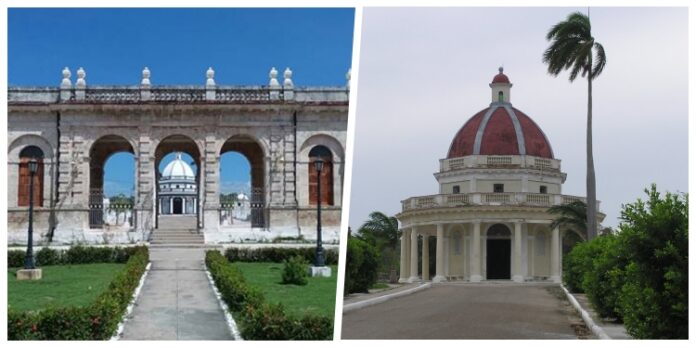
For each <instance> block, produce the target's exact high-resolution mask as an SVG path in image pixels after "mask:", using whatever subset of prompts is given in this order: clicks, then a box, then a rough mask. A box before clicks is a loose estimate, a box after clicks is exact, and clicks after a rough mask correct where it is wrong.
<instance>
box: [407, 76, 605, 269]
mask: <svg viewBox="0 0 696 348" xmlns="http://www.w3.org/2000/svg"><path fill="white" fill-rule="evenodd" d="M490 87H491V92H492V98H491V99H492V100H491V104H490V106H488V107H486V108H485V109H483V110H481V111H479V112H478V113H476V114H475V115H474V116H472V117H471V118H470V119H469V120H468V121H467V122H466V123H465V124H464V125H463V126H462V127H461V129H460V130H459V131H458V132H457V134H456V135H455V137H454V139H453V140H452V143H451V145H450V148H449V151H448V154H447V157H446V158H444V159H441V160H440V170H439V172H437V173H435V178H436V179H437V181H438V184H439V188H440V192H439V194H436V195H432V196H424V197H411V198H408V199H406V200H404V201H402V211H401V212H400V213H399V214H397V216H396V217H397V218H398V220H399V221H400V222H401V227H402V231H403V235H402V238H401V275H400V279H399V281H400V282H416V281H421V280H424V281H428V280H430V279H431V272H430V270H429V260H430V257H434V258H435V259H436V262H435V264H436V266H435V274H434V275H433V277H432V281H433V282H443V281H448V280H466V281H472V282H478V281H481V280H484V279H511V280H513V281H516V282H522V281H527V280H551V281H554V282H560V279H561V245H562V244H561V243H562V238H563V234H564V233H566V232H567V233H573V232H571V231H561V230H560V229H559V228H555V229H553V230H551V229H550V228H549V226H550V223H551V221H552V219H553V218H554V217H553V216H552V215H551V214H549V213H548V212H547V209H548V208H549V207H550V206H552V205H557V204H562V203H568V202H571V201H574V200H583V201H584V200H585V199H584V198H583V197H576V196H567V195H563V194H562V185H563V183H564V182H565V179H566V174H565V173H563V172H561V161H560V160H559V159H557V158H555V157H554V154H553V150H552V149H551V144H550V143H549V141H548V139H547V138H546V135H545V134H544V132H543V131H542V130H541V128H539V126H537V124H536V123H534V121H533V120H532V119H531V118H530V117H529V116H527V115H525V114H524V113H523V112H521V111H520V110H518V109H516V108H514V107H513V106H512V104H511V103H510V89H511V87H512V84H511V83H510V81H509V79H508V77H507V76H506V75H505V74H503V70H502V68H500V73H499V74H498V75H496V76H495V77H494V78H493V82H492V83H491V84H490ZM603 218H604V215H603V214H601V213H599V214H598V219H599V221H601V220H603ZM573 237H575V236H573ZM419 238H422V241H421V245H422V253H421V255H422V258H421V259H422V264H421V269H422V271H421V272H420V273H419V271H418V266H419V264H418V259H419V250H418V245H419ZM431 238H434V239H435V241H434V242H435V243H436V244H437V246H436V255H432V256H431V255H429V254H430V252H429V244H430V241H429V240H430V239H431ZM581 238H584V237H581Z"/></svg>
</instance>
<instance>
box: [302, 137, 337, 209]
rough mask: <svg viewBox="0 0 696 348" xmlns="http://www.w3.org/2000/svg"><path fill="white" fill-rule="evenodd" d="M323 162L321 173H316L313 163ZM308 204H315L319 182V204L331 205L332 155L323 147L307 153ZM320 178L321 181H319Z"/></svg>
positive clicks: (320, 146)
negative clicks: (318, 183) (319, 183)
mask: <svg viewBox="0 0 696 348" xmlns="http://www.w3.org/2000/svg"><path fill="white" fill-rule="evenodd" d="M319 159H321V160H322V161H323V165H322V169H321V173H317V170H316V167H315V162H316V161H317V160H319ZM308 171H309V185H308V186H309V204H310V205H316V204H317V188H318V186H317V182H319V181H321V190H320V192H319V194H321V198H320V200H321V204H322V205H333V204H334V201H333V197H334V194H333V155H332V154H331V150H329V148H327V147H326V146H324V145H317V146H315V147H313V148H312V150H310V151H309V168H308ZM319 176H321V180H318V179H319Z"/></svg>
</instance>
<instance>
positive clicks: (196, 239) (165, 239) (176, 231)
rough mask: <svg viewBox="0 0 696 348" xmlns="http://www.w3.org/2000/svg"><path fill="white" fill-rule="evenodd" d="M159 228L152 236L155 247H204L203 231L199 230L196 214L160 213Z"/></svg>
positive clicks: (152, 244) (151, 241)
mask: <svg viewBox="0 0 696 348" xmlns="http://www.w3.org/2000/svg"><path fill="white" fill-rule="evenodd" d="M157 225H158V226H157V229H156V230H155V231H154V232H153V233H152V237H150V246H151V247H153V248H171V247H193V248H195V247H203V246H204V245H205V240H204V238H203V233H199V232H198V223H197V221H196V216H187V215H179V216H176V215H173V216H167V215H160V216H159V221H158V223H157Z"/></svg>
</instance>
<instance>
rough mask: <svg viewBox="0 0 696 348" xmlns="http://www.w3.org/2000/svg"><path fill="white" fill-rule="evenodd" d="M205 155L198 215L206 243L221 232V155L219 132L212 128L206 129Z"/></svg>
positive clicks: (200, 183) (203, 157)
mask: <svg viewBox="0 0 696 348" xmlns="http://www.w3.org/2000/svg"><path fill="white" fill-rule="evenodd" d="M206 131H207V133H208V134H206V136H205V145H204V149H203V151H204V153H203V154H202V156H201V157H200V164H201V168H199V169H198V171H199V174H198V176H199V178H200V182H199V183H198V184H199V186H198V196H197V197H196V199H197V201H196V203H197V204H200V205H201V206H200V207H198V208H197V209H198V210H197V212H196V214H197V215H198V218H199V221H198V223H199V225H202V226H203V229H204V233H205V235H206V236H205V239H206V241H209V240H215V239H214V238H213V237H212V236H213V235H215V234H216V232H218V231H219V227H220V213H219V210H218V209H219V202H220V186H219V185H220V169H219V165H220V154H219V152H218V151H219V150H218V139H217V134H216V132H217V130H216V129H214V128H212V127H210V128H207V129H206Z"/></svg>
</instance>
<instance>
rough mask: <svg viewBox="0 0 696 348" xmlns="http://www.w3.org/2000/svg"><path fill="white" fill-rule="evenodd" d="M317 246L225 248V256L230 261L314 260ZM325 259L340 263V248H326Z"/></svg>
mask: <svg viewBox="0 0 696 348" xmlns="http://www.w3.org/2000/svg"><path fill="white" fill-rule="evenodd" d="M315 253H316V248H312V247H306V248H278V247H267V248H258V249H251V248H229V249H227V250H225V257H227V259H228V260H229V261H230V262H277V263H280V262H284V261H285V260H287V259H289V258H291V257H293V256H302V257H303V258H304V259H305V260H306V261H307V262H309V263H312V262H313V261H314V255H315ZM324 260H325V262H326V264H328V265H336V264H338V250H337V249H324Z"/></svg>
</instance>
